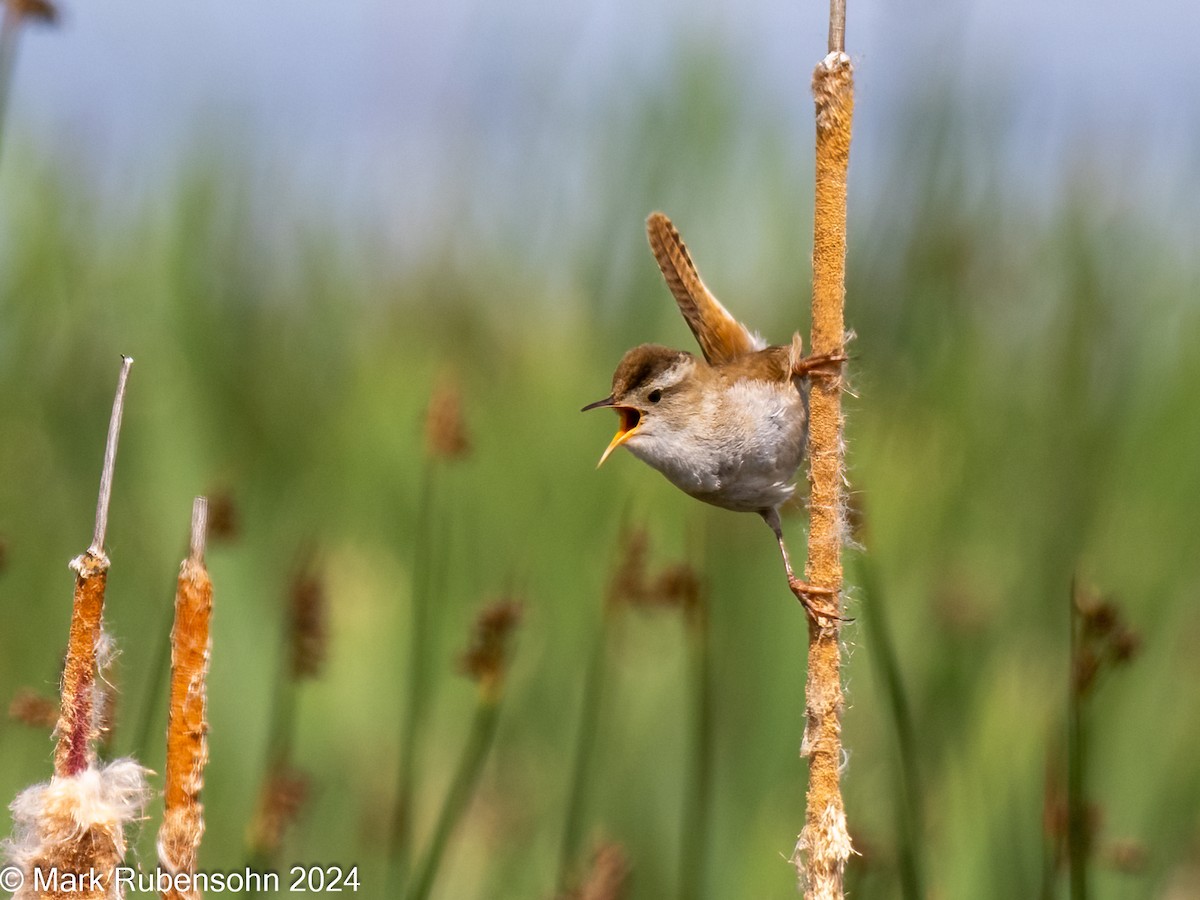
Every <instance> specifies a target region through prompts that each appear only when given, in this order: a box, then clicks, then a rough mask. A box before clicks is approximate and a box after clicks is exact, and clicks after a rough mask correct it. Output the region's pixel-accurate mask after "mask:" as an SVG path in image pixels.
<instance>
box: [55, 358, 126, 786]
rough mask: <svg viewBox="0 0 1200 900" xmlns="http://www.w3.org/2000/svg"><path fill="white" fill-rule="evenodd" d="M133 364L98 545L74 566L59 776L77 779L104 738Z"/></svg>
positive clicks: (109, 458)
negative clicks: (113, 558)
mask: <svg viewBox="0 0 1200 900" xmlns="http://www.w3.org/2000/svg"><path fill="white" fill-rule="evenodd" d="M131 365H133V360H132V359H131V358H130V357H128V356H125V357H122V358H121V374H120V377H119V378H118V380H117V393H116V397H115V398H114V399H113V408H112V418H111V419H110V420H109V424H108V440H107V442H106V443H105V447H104V468H103V469H102V471H101V474H100V497H99V500H98V501H97V504H96V529H95V531H94V532H93V534H92V545H91V546H90V547H88V549H87V552H86V553H84V554H83V556H80V557H77V558H76V559H74V560H72V561H71V568H72V569H73V570H74V571H75V601H74V604H73V606H72V610H71V630H70V634H69V637H68V638H67V659H66V663H65V664H64V667H63V679H62V704H61V706H60V708H59V718H58V746H57V748H56V749H55V751H54V774H55V775H57V776H60V777H61V776H65V775H77V774H79V773H80V772H82V771H83V770H84V769H86V768H87V766H88V763H89V762H90V761H91V760H92V757H93V750H92V744H93V743H94V742H95V740H96V738H97V737H98V735H99V726H98V720H97V717H96V715H95V709H96V696H95V694H96V690H95V689H96V647H97V644H98V643H99V642H100V635H101V620H102V617H103V613H104V587H105V584H106V583H107V581H108V557H107V556H105V555H104V536H105V532H106V531H107V529H108V505H109V500H110V498H111V497H112V481H113V469H114V468H115V466H116V460H117V438H118V437H119V436H120V433H121V413H122V411H123V409H124V407H125V383H126V381H127V379H128V378H129V367H130V366H131Z"/></svg>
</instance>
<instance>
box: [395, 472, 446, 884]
mask: <svg viewBox="0 0 1200 900" xmlns="http://www.w3.org/2000/svg"><path fill="white" fill-rule="evenodd" d="M436 469H437V461H436V460H434V459H431V458H428V457H427V458H426V460H425V464H424V466H423V468H422V470H421V483H420V487H419V488H418V495H417V523H416V534H415V536H414V540H413V562H412V589H411V601H410V602H411V604H412V620H411V622H410V623H409V629H408V632H409V633H408V673H407V676H408V677H407V682H408V690H407V695H406V697H405V703H404V713H403V719H402V722H401V731H400V759H399V767H398V771H397V778H396V808H395V811H394V813H393V817H392V830H391V835H390V841H389V846H388V855H389V857H390V858H391V860H392V872H391V876H392V888H393V893H395V892H397V891H398V890H399V889H400V888H399V886H400V885H402V884H403V883H404V879H405V876H406V875H407V873H408V867H409V864H410V860H411V856H412V832H413V828H412V809H413V793H414V789H413V786H414V784H415V783H416V777H417V764H416V756H417V736H418V735H419V734H420V731H421V727H422V725H423V724H424V721H425V715H426V706H427V704H426V702H425V701H426V695H427V691H428V684H427V682H426V677H425V676H426V673H427V672H428V669H429V659H428V656H429V645H430V641H429V633H430V622H429V619H430V614H431V612H432V610H431V609H430V604H431V602H432V588H433V574H432V568H433V567H432V565H431V556H432V553H431V549H432V546H431V545H432V543H433V541H432V532H433V528H432V518H433V503H434V494H435V491H436V484H435V482H436V474H437V473H436Z"/></svg>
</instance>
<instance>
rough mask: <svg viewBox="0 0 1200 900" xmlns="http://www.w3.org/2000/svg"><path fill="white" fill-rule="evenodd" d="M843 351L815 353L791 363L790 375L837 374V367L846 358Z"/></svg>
mask: <svg viewBox="0 0 1200 900" xmlns="http://www.w3.org/2000/svg"><path fill="white" fill-rule="evenodd" d="M849 358H850V357H848V356H847V355H846V354H845V353H817V354H814V355H812V356H806V357H804V358H803V359H798V360H796V361H795V362H794V363H792V377H793V378H795V377H797V376H799V377H805V376H808V375H837V374H838V369H837V367H838V366H840V365H841V364H842V363H844V362H845V361H846V360H848V359H849Z"/></svg>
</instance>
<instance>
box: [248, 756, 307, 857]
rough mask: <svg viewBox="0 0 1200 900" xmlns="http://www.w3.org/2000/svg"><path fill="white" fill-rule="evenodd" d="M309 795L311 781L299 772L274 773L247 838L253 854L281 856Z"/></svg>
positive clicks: (281, 770)
mask: <svg viewBox="0 0 1200 900" xmlns="http://www.w3.org/2000/svg"><path fill="white" fill-rule="evenodd" d="M308 795H309V778H308V776H307V775H305V774H304V773H303V772H301V771H300V770H299V769H293V768H291V767H290V766H286V765H278V766H276V767H275V768H274V769H272V771H271V773H270V774H269V775H268V776H267V779H266V781H265V782H264V784H263V790H262V793H261V794H260V795H259V798H258V809H257V810H256V811H255V814H254V819H253V820H252V821H251V822H250V828H249V833H248V834H247V843H248V844H249V846H250V849H251V850H252V852H254V853H255V854H257V855H259V856H262V857H266V858H271V857H274V856H275V855H276V854H278V853H279V849H280V847H282V846H283V838H284V835H285V834H286V833H287V830H288V828H290V827H291V826H292V824H293V823H295V822H296V820H297V819H299V818H300V814H301V812H303V810H304V806H305V804H306V803H307V802H308Z"/></svg>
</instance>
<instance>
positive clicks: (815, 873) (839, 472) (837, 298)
mask: <svg viewBox="0 0 1200 900" xmlns="http://www.w3.org/2000/svg"><path fill="white" fill-rule="evenodd" d="M843 8H844V4H843ZM843 16H844V14H843ZM832 36H833V33H832V30H831V37H832ZM813 96H814V98H815V100H816V125H817V139H816V194H815V197H814V206H815V210H814V228H813V295H812V352H813V353H814V354H838V355H840V354H842V353H843V352H844V351H843V347H844V343H845V321H844V314H843V311H844V305H845V293H846V284H845V271H846V178H847V170H848V167H849V162H850V125H851V119H852V116H853V110H854V82H853V75H852V67H851V65H850V59H849V58H848V57H847V56H846V55H845V54H844V53H842V52H840V51H838V50H833V51H831V52H830V54H829V55H828V56H826V57H825V59H824V60H822V61H821V63H819V64H818V65H817V68H816V71H815V72H814V74H813ZM812 380H813V386H812V392H811V395H810V401H809V402H810V407H809V416H810V419H809V459H810V460H811V467H810V471H809V481H810V484H811V493H810V501H809V505H810V515H811V527H810V530H809V537H808V564H807V569H806V573H805V577H806V579H807V580H808V581H809V582H810V583H812V584H814V585H817V586H819V587H824V588H828V589H829V590H832V591H835V592H837V593H838V596H839V597H840V592H841V589H842V559H841V548H842V535H843V531H844V527H845V526H844V521H843V520H844V515H845V498H844V496H843V487H844V480H845V462H844V450H843V445H842V399H841V393H842V382H841V378H840V377H839V376H837V375H824V374H822V373H819V372H815V373H813V379H812ZM839 606H840V604H839ZM839 624H840V623H839V621H838V620H837V619H821V620H820V621H818V620H817V619H815V618H810V620H809V640H808V684H807V688H806V693H805V701H806V713H805V715H806V724H805V731H804V747H803V750H802V752H803V753H804V754H805V755H807V756H808V758H809V770H808V797H807V809H806V814H805V823H804V830H803V831H802V832H801V834H800V837H799V839H798V841H797V844H796V853H795V854H794V856H793V862H794V863H795V864H796V867H797V872H798V874H799V878H800V882H801V884H802V885H803V889H804V895H805V897H806V898H812V900H828V898H835V897H839V898H840V897H842V896H843V895H844V891H843V875H844V872H845V866H846V861H847V859H849V856H850V853H851V846H850V837H849V833H848V832H847V829H846V814H845V808H844V806H843V804H842V795H841V787H840V784H839V780H840V771H839V769H840V765H841V756H842V744H841V713H842V683H841V652H840V651H841V647H840V628H839Z"/></svg>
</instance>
